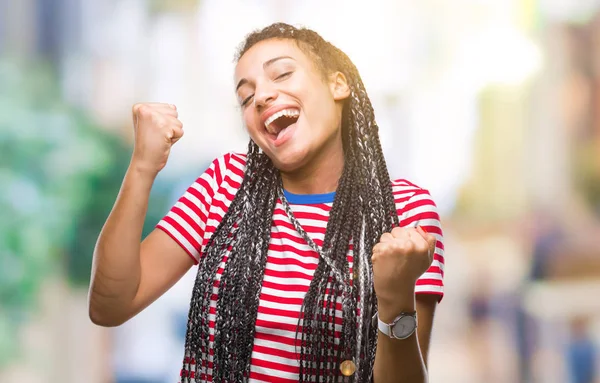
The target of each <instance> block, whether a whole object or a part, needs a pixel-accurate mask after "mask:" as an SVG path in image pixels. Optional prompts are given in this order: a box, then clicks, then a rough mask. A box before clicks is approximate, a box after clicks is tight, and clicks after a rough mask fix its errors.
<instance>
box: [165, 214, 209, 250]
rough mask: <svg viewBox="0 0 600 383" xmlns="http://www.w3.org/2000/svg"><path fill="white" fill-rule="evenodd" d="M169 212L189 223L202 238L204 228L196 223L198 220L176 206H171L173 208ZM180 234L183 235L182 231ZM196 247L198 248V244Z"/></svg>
mask: <svg viewBox="0 0 600 383" xmlns="http://www.w3.org/2000/svg"><path fill="white" fill-rule="evenodd" d="M171 212H173V213H175V214H177V215H178V216H179V218H181V219H183V220H184V221H185V222H186V223H187V224H188V225H190V226H191V227H192V229H193V230H194V231H195V232H196V233H197V234H199V235H200V238H202V234H203V233H204V230H202V228H201V227H200V226H199V225H198V222H197V221H196V220H194V219H192V217H190V216H189V215H188V214H187V213H186V212H184V211H183V210H181V209H180V208H178V207H177V206H173V209H171ZM180 233H181V232H180ZM181 234H182V235H183V233H181ZM197 248H198V249H200V246H198V247H197Z"/></svg>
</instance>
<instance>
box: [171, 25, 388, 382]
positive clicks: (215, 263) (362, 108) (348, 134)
mask: <svg viewBox="0 0 600 383" xmlns="http://www.w3.org/2000/svg"><path fill="white" fill-rule="evenodd" d="M271 38H284V39H292V40H295V41H296V42H297V44H298V46H299V47H300V48H301V49H303V50H304V51H305V52H306V53H307V54H309V55H311V57H313V58H314V59H315V60H314V61H315V63H316V64H317V65H318V66H319V67H320V69H321V70H322V73H323V75H324V76H325V75H326V74H328V73H331V72H333V71H340V72H342V73H344V75H345V76H346V78H347V80H348V85H349V87H350V90H351V95H350V97H349V98H348V99H347V100H346V104H345V106H344V110H343V116H342V138H343V143H344V158H345V162H344V169H343V172H342V175H341V178H340V180H339V184H338V188H337V191H336V194H335V199H334V202H333V206H332V208H331V211H330V213H329V220H328V223H327V229H326V233H325V238H324V240H323V245H322V248H321V252H322V253H323V254H324V255H325V257H324V258H323V257H321V258H320V260H319V263H318V265H317V268H316V270H315V273H314V275H313V278H312V280H311V283H310V286H309V289H308V292H307V294H306V296H305V299H304V302H303V305H302V312H301V315H300V320H299V324H298V330H299V332H301V335H300V341H299V345H300V350H299V357H300V377H299V378H300V381H302V382H308V381H326V382H332V381H335V382H337V381H339V379H340V378H341V374H340V370H339V366H340V363H341V362H342V361H344V360H346V359H351V360H353V361H354V362H355V363H356V365H357V367H358V369H357V372H356V373H355V374H354V375H353V376H352V377H350V378H347V377H344V378H343V381H346V382H348V381H354V382H367V381H369V380H370V379H371V377H372V367H373V363H374V360H375V350H376V340H377V332H376V329H375V328H374V327H373V326H371V325H370V323H371V317H372V316H373V314H374V312H375V310H376V305H377V300H376V297H375V292H374V288H373V271H372V264H371V254H372V248H373V246H374V245H375V244H376V243H377V242H378V241H379V237H380V236H381V234H383V233H384V232H386V231H389V230H391V228H392V227H394V226H396V225H397V224H398V217H397V213H396V208H395V203H394V199H393V195H392V189H391V183H390V178H389V174H388V171H387V166H386V164H385V159H384V156H383V152H382V149H381V144H380V142H379V136H378V127H377V124H376V122H375V118H374V112H373V107H372V105H371V102H370V100H369V98H368V96H367V92H366V89H365V87H364V85H363V83H362V80H361V78H360V75H359V73H358V70H357V69H356V67H355V66H354V64H353V63H352V62H351V61H350V59H349V58H348V57H347V56H346V55H345V54H344V53H343V52H342V51H340V50H339V49H337V48H336V47H334V46H333V45H331V44H330V43H328V42H326V41H325V40H323V38H322V37H321V36H319V35H318V34H317V33H315V32H313V31H311V30H309V29H297V28H295V27H292V26H290V25H287V24H282V23H278V24H273V25H271V26H269V27H267V28H265V29H263V30H261V31H258V32H254V33H252V34H250V35H249V36H248V37H247V38H246V40H245V42H244V44H243V46H242V47H241V49H240V51H239V55H238V59H239V57H241V56H242V55H243V54H244V53H245V52H246V51H247V50H248V49H250V48H251V47H252V46H254V45H255V44H256V43H258V42H260V41H263V40H267V39H271ZM278 198H279V199H280V200H281V202H282V203H283V205H284V208H286V210H288V215H290V219H291V220H292V223H294V225H295V226H297V227H298V228H299V229H301V228H300V227H299V222H298V221H297V220H296V219H295V218H294V217H293V212H291V209H290V208H289V205H288V204H287V202H286V201H285V197H284V196H283V194H282V193H281V178H280V175H279V172H278V171H277V169H275V167H274V166H273V163H272V162H271V161H270V159H269V158H268V157H267V156H266V155H265V154H263V153H261V152H260V149H259V148H258V146H257V145H256V144H255V143H254V142H252V141H251V142H250V144H249V147H248V155H247V162H246V170H245V174H244V179H243V181H242V184H241V186H240V188H239V190H238V192H237V193H236V195H235V197H234V199H233V201H232V202H231V205H230V206H229V208H228V210H227V212H226V214H225V216H224V217H223V219H222V221H221V222H220V224H219V226H218V227H217V229H216V230H215V233H214V234H213V236H212V237H211V239H210V241H209V243H208V244H207V246H206V248H205V250H204V255H203V257H202V260H201V264H200V265H199V268H198V275H197V278H196V283H195V285H194V289H193V294H192V300H191V304H190V312H189V320H188V331H187V335H186V354H185V355H186V359H185V361H184V371H187V370H188V369H190V368H191V367H192V363H193V362H196V364H195V370H194V371H192V372H193V373H194V374H193V376H191V374H186V373H184V374H183V376H182V380H181V381H182V382H189V381H190V379H192V378H194V379H196V380H195V381H196V382H198V381H205V380H206V379H207V373H208V372H209V371H208V370H209V369H212V375H213V381H215V382H222V381H237V382H241V381H246V380H247V379H248V377H249V369H250V356H251V352H252V347H253V342H254V332H255V322H256V317H257V311H258V303H259V294H260V288H261V285H262V279H263V276H264V270H265V265H266V259H267V252H268V246H269V240H270V234H271V225H272V216H273V209H274V207H275V204H276V202H277V199H278ZM299 231H300V230H299ZM300 232H301V234H302V232H303V230H302V231H300ZM304 234H305V232H304ZM305 240H306V241H307V243H309V242H312V240H311V239H310V238H305ZM350 246H351V248H350ZM350 249H351V251H352V254H353V265H352V273H350V265H349V263H348V260H347V255H348V252H349V250H350ZM220 268H223V270H222V272H221V277H220V280H218V281H216V279H217V275H218V274H219V273H218V271H219V269H220ZM213 286H214V287H216V286H218V292H216V291H215V290H214V287H213ZM215 293H216V294H217V297H216V307H215V305H214V304H213V306H212V307H211V300H212V301H214V294H215ZM339 305H341V310H338V309H337V307H338V306H339ZM340 311H341V312H340ZM213 315H214V318H215V319H214V320H215V326H214V347H213V350H214V355H213V356H212V357H211V356H210V355H209V344H210V328H209V319H210V318H211V317H212V316H213ZM340 330H341V331H340ZM336 333H341V335H340V339H339V342H338V341H336V338H337V337H336V336H335V334H336ZM211 359H212V363H210V362H211Z"/></svg>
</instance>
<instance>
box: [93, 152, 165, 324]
mask: <svg viewBox="0 0 600 383" xmlns="http://www.w3.org/2000/svg"><path fill="white" fill-rule="evenodd" d="M154 178H155V176H154V175H153V174H152V173H148V172H145V171H143V170H141V169H140V168H138V167H137V166H136V165H135V163H132V164H131V165H130V167H129V169H128V170H127V173H126V175H125V177H124V179H123V184H122V186H121V190H120V192H119V195H118V197H117V200H116V202H115V205H114V207H113V210H112V211H111V213H110V215H109V217H108V219H107V221H106V223H105V225H104V227H103V229H102V231H101V233H100V236H99V237H98V242H97V243H96V248H95V251H94V260H93V266H92V275H91V283H90V295H89V311H90V318H91V319H92V321H94V322H95V323H97V324H100V325H105V326H111V325H118V324H120V322H122V321H123V320H124V319H125V318H124V317H125V316H127V315H128V314H129V313H128V311H129V308H130V306H131V303H132V301H133V299H134V297H135V295H136V292H137V289H138V286H139V283H140V274H141V266H140V242H141V236H142V229H143V225H144V219H145V217H146V212H147V209H148V200H149V196H150V190H151V188H152V184H153V182H154Z"/></svg>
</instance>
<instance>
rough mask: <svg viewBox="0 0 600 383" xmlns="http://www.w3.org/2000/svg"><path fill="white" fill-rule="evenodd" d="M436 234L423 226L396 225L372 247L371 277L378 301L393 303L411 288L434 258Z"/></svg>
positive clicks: (388, 304)
mask: <svg viewBox="0 0 600 383" xmlns="http://www.w3.org/2000/svg"><path fill="white" fill-rule="evenodd" d="M435 246H436V238H435V237H434V236H433V235H431V234H429V233H427V232H426V231H425V230H423V228H421V227H417V228H412V227H410V228H403V227H396V228H394V229H393V230H392V232H391V233H384V234H383V235H382V236H381V239H380V241H379V243H378V244H376V245H375V246H374V247H373V257H372V262H373V279H374V281H373V282H374V285H375V293H376V294H377V299H378V301H379V303H380V304H384V305H386V306H388V307H391V306H395V305H396V304H397V303H401V302H397V300H398V299H399V297H400V296H401V295H402V293H404V292H407V291H411V290H414V288H415V284H416V282H417V279H419V277H421V275H422V274H423V273H424V272H425V271H427V269H428V268H429V266H431V263H432V261H433V255H434V253H435Z"/></svg>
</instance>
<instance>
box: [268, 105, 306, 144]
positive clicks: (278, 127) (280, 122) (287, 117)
mask: <svg viewBox="0 0 600 383" xmlns="http://www.w3.org/2000/svg"><path fill="white" fill-rule="evenodd" d="M299 117H300V111H299V110H298V109H294V108H290V109H284V110H280V111H279V112H277V113H275V114H273V115H272V116H270V117H269V118H268V119H267V121H265V129H266V130H267V132H268V133H269V134H270V135H271V136H272V137H273V138H274V139H277V138H278V137H280V136H282V135H283V134H284V133H285V131H286V130H287V129H288V128H289V127H290V126H291V125H293V124H295V123H296V121H298V118H299Z"/></svg>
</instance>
